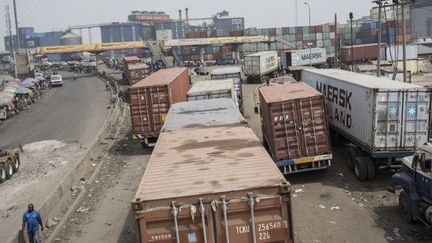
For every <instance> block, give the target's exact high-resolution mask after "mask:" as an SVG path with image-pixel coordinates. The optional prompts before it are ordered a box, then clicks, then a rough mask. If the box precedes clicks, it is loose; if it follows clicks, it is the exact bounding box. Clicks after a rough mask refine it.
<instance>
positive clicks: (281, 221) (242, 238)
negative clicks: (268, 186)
mask: <svg viewBox="0 0 432 243" xmlns="http://www.w3.org/2000/svg"><path fill="white" fill-rule="evenodd" d="M252 200H253V210H251V207H250V205H251V203H250V201H249V200H248V199H244V200H243V199H242V200H236V201H235V202H228V204H227V206H226V209H225V210H226V213H224V207H223V203H222V202H218V205H219V206H218V207H217V208H216V211H215V213H214V215H215V220H214V221H215V229H216V241H217V242H224V243H226V242H254V241H253V236H254V235H255V239H256V242H274V243H276V242H278V243H282V242H285V243H288V242H293V232H292V225H291V215H290V214H289V212H290V210H289V209H290V206H289V205H290V204H289V203H290V202H289V198H288V197H287V198H285V197H274V198H266V199H261V200H256V199H252ZM252 211H253V212H252Z"/></svg>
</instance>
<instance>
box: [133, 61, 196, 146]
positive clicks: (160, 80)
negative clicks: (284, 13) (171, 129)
mask: <svg viewBox="0 0 432 243" xmlns="http://www.w3.org/2000/svg"><path fill="white" fill-rule="evenodd" d="M189 88H190V80H189V73H188V70H187V68H169V69H162V70H159V71H157V72H156V73H153V74H152V75H150V76H149V77H147V78H145V79H143V80H141V81H140V82H138V83H136V84H134V85H132V86H131V87H130V89H129V95H130V101H131V103H130V112H131V118H132V130H133V133H134V135H135V137H136V138H139V139H141V140H142V141H143V146H152V145H154V144H153V143H154V142H155V140H156V139H157V137H158V136H159V133H160V130H161V128H162V126H163V123H164V121H165V117H166V115H167V113H168V110H169V108H170V106H171V105H172V104H174V103H177V102H182V101H187V92H188V91H189Z"/></svg>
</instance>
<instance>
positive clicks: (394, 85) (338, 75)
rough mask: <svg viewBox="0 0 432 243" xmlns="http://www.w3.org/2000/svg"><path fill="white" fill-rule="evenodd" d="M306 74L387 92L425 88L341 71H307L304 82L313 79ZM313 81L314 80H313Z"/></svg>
mask: <svg viewBox="0 0 432 243" xmlns="http://www.w3.org/2000/svg"><path fill="white" fill-rule="evenodd" d="M304 73H306V74H307V73H310V74H317V75H321V76H324V77H328V78H331V79H337V80H340V81H343V82H347V83H351V84H354V85H358V86H362V87H366V88H370V89H386V90H399V89H423V90H425V89H426V88H425V87H422V86H419V85H415V84H409V83H403V82H398V81H394V80H391V79H389V78H385V77H375V76H370V75H366V74H361V73H354V72H349V71H345V70H341V69H307V70H303V72H302V79H303V80H304V81H308V82H309V81H311V80H307V79H308V78H309V79H310V78H311V77H307V76H305V75H304ZM312 81H313V80H312Z"/></svg>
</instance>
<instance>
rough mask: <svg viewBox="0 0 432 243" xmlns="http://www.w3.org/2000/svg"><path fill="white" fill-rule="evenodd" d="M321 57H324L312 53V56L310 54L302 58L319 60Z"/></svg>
mask: <svg viewBox="0 0 432 243" xmlns="http://www.w3.org/2000/svg"><path fill="white" fill-rule="evenodd" d="M321 57H322V54H321V53H311V54H309V53H308V54H304V55H301V58H302V59H303V60H309V59H318V58H321Z"/></svg>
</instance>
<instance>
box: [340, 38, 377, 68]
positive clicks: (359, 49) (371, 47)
mask: <svg viewBox="0 0 432 243" xmlns="http://www.w3.org/2000/svg"><path fill="white" fill-rule="evenodd" d="M353 48H354V51H353V53H351V46H343V47H341V60H342V62H344V63H349V62H351V60H352V61H354V62H358V61H366V60H376V58H377V51H378V44H376V43H374V44H366V45H355V46H354V47H353ZM351 56H352V59H351Z"/></svg>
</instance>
